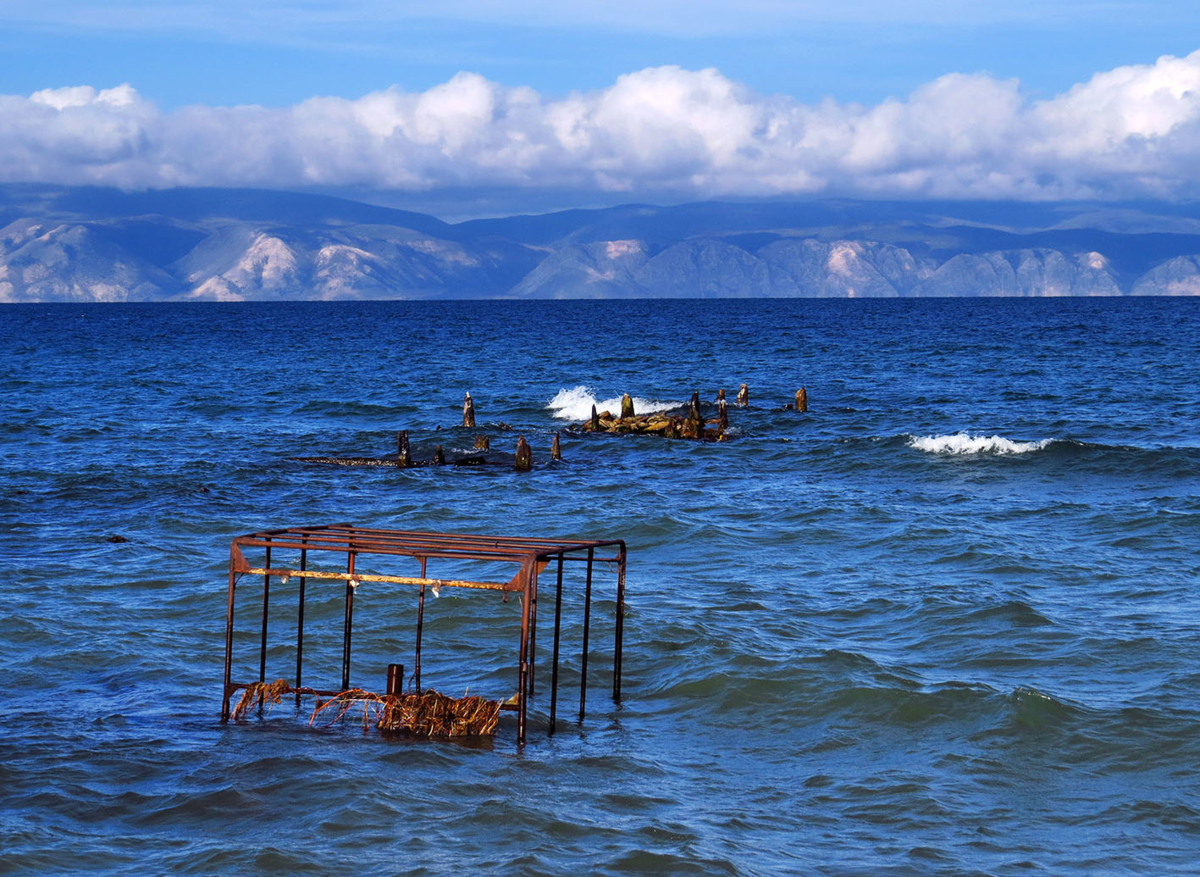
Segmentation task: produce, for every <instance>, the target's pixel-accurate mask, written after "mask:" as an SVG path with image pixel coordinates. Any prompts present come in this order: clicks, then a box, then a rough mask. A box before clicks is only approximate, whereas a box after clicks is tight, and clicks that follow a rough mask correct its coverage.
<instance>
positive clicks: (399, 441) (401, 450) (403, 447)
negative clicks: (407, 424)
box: [396, 429, 413, 469]
mask: <svg viewBox="0 0 1200 877" xmlns="http://www.w3.org/2000/svg"><path fill="white" fill-rule="evenodd" d="M412 464H413V462H412V452H411V451H410V450H409V448H408V430H407V429H402V430H400V432H398V433H396V465H397V466H399V467H400V468H401V469H408V468H411V467H412Z"/></svg>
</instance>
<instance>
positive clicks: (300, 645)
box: [296, 536, 308, 704]
mask: <svg viewBox="0 0 1200 877" xmlns="http://www.w3.org/2000/svg"><path fill="white" fill-rule="evenodd" d="M300 542H301V544H305V543H307V542H308V537H307V536H302V537H301V538H300ZM307 569H308V549H306V548H301V549H300V571H301V572H304V571H305V570H307ZM306 582H308V579H306V578H305V577H304V576H301V577H300V605H299V611H298V612H297V613H296V687H297V688H299V687H300V686H301V685H302V684H303V682H304V586H305V583H306ZM296 703H297V704H299V703H300V692H298V691H297V692H296Z"/></svg>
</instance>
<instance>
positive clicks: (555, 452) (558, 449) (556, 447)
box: [550, 433, 562, 460]
mask: <svg viewBox="0 0 1200 877" xmlns="http://www.w3.org/2000/svg"><path fill="white" fill-rule="evenodd" d="M550 459H551V460H561V459H562V443H561V441H560V440H559V438H558V433H555V434H554V438H553V439H551V441H550Z"/></svg>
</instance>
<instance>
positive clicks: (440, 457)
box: [431, 445, 446, 466]
mask: <svg viewBox="0 0 1200 877" xmlns="http://www.w3.org/2000/svg"><path fill="white" fill-rule="evenodd" d="M431 462H432V464H433V465H434V466H445V465H446V452H445V451H443V450H442V446H441V445H438V446H437V450H435V451H434V452H433V460H432V461H431Z"/></svg>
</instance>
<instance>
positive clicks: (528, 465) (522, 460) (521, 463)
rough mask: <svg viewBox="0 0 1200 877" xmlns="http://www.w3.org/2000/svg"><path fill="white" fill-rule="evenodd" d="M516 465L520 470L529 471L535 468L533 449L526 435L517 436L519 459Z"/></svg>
mask: <svg viewBox="0 0 1200 877" xmlns="http://www.w3.org/2000/svg"><path fill="white" fill-rule="evenodd" d="M515 466H516V470H517V471H518V472H528V471H529V470H530V469H532V468H533V451H531V450H530V449H529V442H527V441H525V436H520V437H518V438H517V459H516V463H515Z"/></svg>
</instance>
